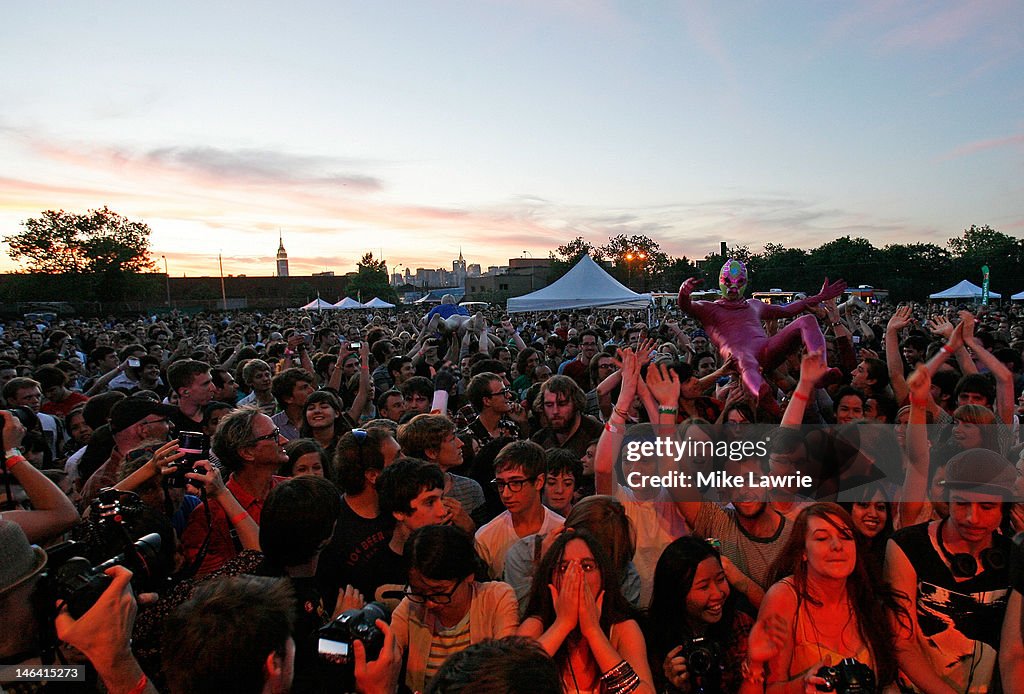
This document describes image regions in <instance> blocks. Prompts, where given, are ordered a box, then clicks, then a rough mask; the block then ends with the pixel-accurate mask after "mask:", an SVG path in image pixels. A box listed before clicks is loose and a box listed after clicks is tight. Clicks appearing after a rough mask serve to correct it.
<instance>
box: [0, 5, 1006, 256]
mask: <svg viewBox="0 0 1024 694" xmlns="http://www.w3.org/2000/svg"><path fill="white" fill-rule="evenodd" d="M2 6H3V9H4V12H3V16H4V20H3V22H0V69H2V74H3V76H4V77H3V79H2V80H0V104H2V106H0V235H10V234H13V233H17V231H18V230H19V224H20V222H21V221H22V220H24V219H26V218H28V217H32V216H35V215H38V214H39V212H41V211H42V210H46V209H65V210H68V211H78V212H84V211H86V210H87V209H91V208H97V207H102V206H103V205H108V206H109V207H110V208H111V209H113V210H115V211H117V212H119V213H121V214H123V215H126V216H128V217H129V218H132V219H141V220H143V221H145V222H147V223H148V224H149V225H150V226H151V227H152V229H153V235H152V251H153V254H154V256H155V257H156V259H157V261H158V263H159V264H160V266H161V269H162V261H161V260H160V256H161V255H165V256H166V257H167V263H168V267H169V270H170V273H171V274H172V275H174V276H181V275H183V274H188V275H190V276H192V275H200V274H216V273H217V255H218V253H223V257H224V270H225V272H226V273H229V274H248V275H269V274H272V273H273V255H274V252H275V251H276V249H277V238H278V230H279V229H280V230H281V232H282V233H283V234H284V240H285V245H286V247H287V249H288V252H289V256H290V259H291V273H292V274H293V275H297V274H308V273H310V272H319V271H323V270H334V271H336V272H338V273H343V272H348V271H350V270H354V269H355V263H356V261H357V260H358V258H359V257H360V256H361V254H362V253H363V252H365V251H368V250H369V251H373V252H374V254H375V255H380V254H381V253H383V257H384V258H386V259H387V261H388V263H389V266H390V267H391V268H392V269H394V268H395V267H396V266H398V265H399V264H400V265H401V266H402V269H404V267H411V268H412V269H415V268H417V267H448V268H449V269H450V267H451V259H452V258H454V257H455V256H457V255H458V253H459V249H460V247H461V249H462V252H463V255H464V256H465V258H466V260H467V261H468V262H470V263H474V262H477V263H480V264H481V265H483V266H484V267H486V266H487V265H496V264H504V263H506V262H507V260H508V258H511V257H519V256H522V255H524V254H527V255H532V256H534V257H545V256H547V254H548V252H549V251H551V250H553V249H554V248H555V247H556V246H557V245H559V244H561V243H564V242H565V241H568V240H570V239H572V238H573V237H575V236H577V235H582V236H584V237H585V238H586V239H588V240H590V241H592V242H594V243H597V244H601V243H604V242H605V241H606V240H607V238H608V237H609V236H611V235H615V234H619V233H622V234H646V235H648V236H650V237H652V238H654V239H655V240H656V241H658V242H659V243H660V244H661V245H662V248H663V249H664V250H666V251H667V252H669V253H670V254H672V255H684V254H685V255H688V256H689V257H691V258H693V257H698V258H699V257H703V256H704V255H705V254H707V253H709V252H713V251H715V250H716V249H717V246H718V242H719V241H721V240H725V241H727V242H729V243H744V244H747V245H749V246H750V247H751V248H752V249H759V248H760V247H761V246H762V245H763V244H764V243H765V242H769V241H770V242H776V243H782V244H785V245H787V246H802V247H812V246H816V245H819V244H821V243H823V242H825V241H828V240H831V239H833V238H836V237H839V236H845V235H852V236H863V237H865V238H867V239H869V240H871V241H872V242H873V243H874V244H875V245H877V246H883V245H885V244H887V243H893V242H911V241H927V242H934V243H938V244H944V243H945V242H946V240H947V239H948V238H950V237H954V236H958V235H959V234H960V233H961V231H962V230H963V229H964V228H965V227H968V226H970V225H971V224H979V225H982V224H988V225H991V226H992V227H993V228H995V229H997V230H999V231H1002V232H1004V233H1008V234H1013V235H1015V236H1022V235H1024V108H1022V106H1024V32H1022V31H1021V27H1024V3H1022V2H1020V1H1019V0H992V1H989V0H980V1H965V2H930V3H906V2H888V1H881V0H878V1H869V2H840V3H823V2H758V1H750V2H744V3H738V2H699V1H693V2H690V1H681V2H658V1H656V0H651V1H632V2H611V1H603V0H594V1H593V2H586V1H584V0H522V1H519V2H512V1H503V0H473V1H468V2H434V1H431V0H421V1H418V2H379V3H378V2H359V3H355V2H342V1H340V0H334V1H323V2H304V1H301V0H295V1H292V2H257V1H252V2H246V3H242V2H220V3H218V2H212V3H211V2H201V3H200V2H190V1H188V0H179V1H178V2H173V3H159V4H158V3H152V2H145V1H143V2H139V1H138V0H136V1H134V2H102V1H99V2H89V3H55V2H39V1H38V0H37V1H35V2H12V1H11V0H2ZM6 250H7V249H6V246H5V247H4V253H3V254H2V257H0V271H9V270H12V269H15V268H16V267H17V266H16V264H15V263H14V262H13V261H12V260H11V259H10V258H9V256H8V255H7V253H6Z"/></svg>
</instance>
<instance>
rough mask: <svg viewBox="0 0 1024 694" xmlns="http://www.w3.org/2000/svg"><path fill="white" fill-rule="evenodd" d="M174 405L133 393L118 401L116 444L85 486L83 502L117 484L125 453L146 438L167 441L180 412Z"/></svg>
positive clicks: (113, 415)
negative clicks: (174, 417) (174, 420)
mask: <svg viewBox="0 0 1024 694" xmlns="http://www.w3.org/2000/svg"><path fill="white" fill-rule="evenodd" d="M177 411H178V410H177V408H175V407H172V406H171V405H162V404H160V403H158V402H155V401H153V400H149V399H146V398H138V397H130V398H125V399H124V400H121V401H119V402H117V403H116V404H115V405H114V407H113V408H112V409H111V410H110V433H111V434H112V435H113V438H114V448H113V450H112V451H111V452H110V457H109V458H107V461H106V462H105V463H103V464H102V465H100V466H99V468H97V470H96V472H94V473H93V474H92V477H90V478H89V479H88V480H87V481H86V483H85V485H84V486H83V487H82V502H81V503H82V505H83V507H84V506H86V505H88V504H89V502H91V501H92V500H93V499H95V498H96V496H97V495H98V494H99V493H100V490H101V489H104V488H105V487H113V486H114V485H115V484H117V479H118V474H117V473H118V470H119V469H120V467H121V461H122V460H124V457H125V456H126V455H128V453H129V452H130V451H132V450H134V449H135V448H137V447H138V446H139V445H140V444H142V443H143V442H144V441H159V442H161V443H163V442H166V441H167V436H168V433H169V432H170V426H171V417H173V416H174V414H175V413H176V412H177Z"/></svg>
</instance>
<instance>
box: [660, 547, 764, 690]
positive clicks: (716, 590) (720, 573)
mask: <svg viewBox="0 0 1024 694" xmlns="http://www.w3.org/2000/svg"><path fill="white" fill-rule="evenodd" d="M734 602H735V601H734V600H733V599H732V591H731V590H730V588H729V582H728V581H727V580H726V577H725V569H723V568H722V557H721V555H720V554H719V552H718V550H717V549H716V548H715V547H714V546H713V545H712V544H711V543H710V542H709V541H707V540H702V539H700V538H697V537H681V538H679V539H677V540H675V541H673V542H672V543H671V544H669V546H668V547H666V548H665V551H664V552H663V553H662V555H661V558H660V559H658V567H657V569H656V570H655V572H654V592H653V593H652V595H651V605H650V607H649V608H648V611H647V627H648V628H647V631H646V633H647V636H648V638H649V640H650V643H649V644H648V647H647V651H648V657H649V659H650V663H651V671H652V672H654V680H655V683H656V684H657V685H658V691H678V692H697V691H701V692H709V693H710V692H734V691H736V690H737V689H738V687H739V682H740V679H741V674H740V668H741V664H742V662H743V658H744V656H745V655H746V652H747V634H748V633H749V632H750V629H751V627H752V626H753V625H754V620H753V619H751V618H750V617H749V616H748V615H746V614H744V613H743V612H740V611H738V610H736V609H735V604H734ZM708 654H710V656H711V657H708ZM688 656H689V657H688ZM691 659H692V662H691Z"/></svg>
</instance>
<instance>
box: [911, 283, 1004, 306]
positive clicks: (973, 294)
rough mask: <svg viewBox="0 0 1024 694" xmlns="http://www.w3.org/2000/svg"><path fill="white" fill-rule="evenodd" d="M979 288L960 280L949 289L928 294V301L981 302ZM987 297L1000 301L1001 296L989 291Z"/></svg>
mask: <svg viewBox="0 0 1024 694" xmlns="http://www.w3.org/2000/svg"><path fill="white" fill-rule="evenodd" d="M981 294H982V291H981V287H979V286H978V285H976V284H974V283H973V282H969V281H968V280H960V282H959V283H957V284H955V285H953V286H952V287H950V288H949V289H944V290H943V291H941V292H935V293H934V294H929V295H928V298H929V299H939V300H940V301H941V300H943V299H970V300H972V301H981ZM988 297H989V298H990V299H1002V298H1003V295H1002V294H1000V293H998V292H993V291H991V290H989V293H988Z"/></svg>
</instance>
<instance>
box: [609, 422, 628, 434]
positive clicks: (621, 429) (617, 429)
mask: <svg viewBox="0 0 1024 694" xmlns="http://www.w3.org/2000/svg"><path fill="white" fill-rule="evenodd" d="M604 430H605V431H610V432H611V433H613V434H625V433H626V427H617V426H615V425H614V424H612V423H611V422H605V423H604Z"/></svg>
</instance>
